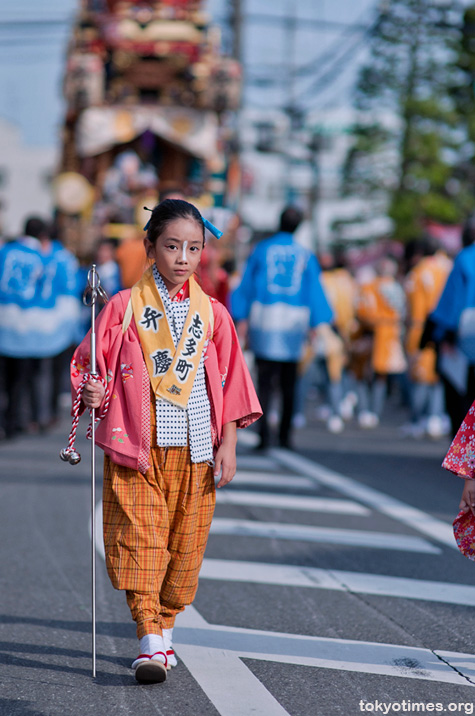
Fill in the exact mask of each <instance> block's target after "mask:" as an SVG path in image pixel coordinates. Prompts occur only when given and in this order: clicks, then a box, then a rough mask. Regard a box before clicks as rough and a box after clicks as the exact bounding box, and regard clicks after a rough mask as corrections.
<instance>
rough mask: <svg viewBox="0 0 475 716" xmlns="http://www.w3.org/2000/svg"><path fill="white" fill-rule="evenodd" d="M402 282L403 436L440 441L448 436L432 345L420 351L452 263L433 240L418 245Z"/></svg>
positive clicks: (425, 239) (427, 239) (426, 239)
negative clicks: (407, 394) (406, 383)
mask: <svg viewBox="0 0 475 716" xmlns="http://www.w3.org/2000/svg"><path fill="white" fill-rule="evenodd" d="M414 248H415V252H414V253H415V257H414V261H413V262H412V263H413V267H412V269H411V270H410V271H409V273H408V275H407V278H406V282H405V290H406V298H407V335H406V352H407V357H408V363H409V377H410V381H411V418H410V423H409V424H408V425H407V426H404V432H406V433H407V434H408V435H411V436H412V437H421V436H422V435H424V433H427V434H428V435H429V436H430V437H440V436H441V435H444V434H446V433H447V432H448V425H447V420H446V416H445V401H444V391H443V386H442V382H441V380H440V377H439V375H438V373H437V370H436V360H437V355H436V350H435V346H434V344H433V343H429V342H425V345H424V347H421V339H422V335H423V331H424V326H425V323H426V321H427V318H428V316H429V314H430V313H431V312H432V311H433V310H434V308H435V307H436V305H437V302H438V300H439V298H440V295H441V293H442V290H443V288H444V286H445V283H446V281H447V276H448V275H449V273H450V269H451V267H452V262H451V261H450V259H449V257H448V256H447V253H446V252H445V251H443V250H442V248H441V247H440V244H439V242H438V241H437V240H436V239H432V238H430V237H425V238H424V239H423V240H421V241H420V242H418V246H417V247H414Z"/></svg>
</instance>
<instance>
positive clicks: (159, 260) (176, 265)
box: [144, 219, 203, 298]
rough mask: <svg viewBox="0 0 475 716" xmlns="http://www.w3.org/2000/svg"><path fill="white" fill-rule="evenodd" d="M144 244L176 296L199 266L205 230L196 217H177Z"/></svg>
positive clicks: (168, 286) (171, 294)
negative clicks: (151, 240)
mask: <svg viewBox="0 0 475 716" xmlns="http://www.w3.org/2000/svg"><path fill="white" fill-rule="evenodd" d="M144 245H145V251H146V252H147V256H148V258H151V259H153V260H154V261H155V264H156V266H157V269H158V270H159V272H160V274H161V276H162V278H163V281H164V283H165V286H166V287H167V289H168V293H169V294H170V298H173V297H174V296H176V294H177V293H178V291H179V290H180V288H181V287H182V286H183V284H184V283H185V281H187V280H188V279H189V278H190V276H191V275H192V274H193V273H194V272H195V271H196V269H197V267H198V264H199V262H200V259H201V254H202V251H203V230H202V228H201V226H200V225H199V224H198V223H197V222H196V221H195V220H194V219H175V220H174V221H170V223H169V224H167V225H166V227H165V229H164V231H163V232H162V233H161V234H160V236H159V237H158V238H157V240H156V241H155V243H154V244H152V243H151V242H150V241H149V240H148V239H147V238H146V239H144Z"/></svg>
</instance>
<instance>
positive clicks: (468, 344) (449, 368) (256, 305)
mask: <svg viewBox="0 0 475 716" xmlns="http://www.w3.org/2000/svg"><path fill="white" fill-rule="evenodd" d="M302 219H303V215H302V213H301V212H300V211H299V210H298V209H295V208H293V207H288V208H287V209H285V210H284V212H283V213H282V216H281V221H280V227H279V231H278V232H277V234H275V235H274V236H272V237H271V238H269V239H266V240H264V241H262V242H260V243H259V244H258V245H257V247H256V248H255V249H254V251H253V252H252V253H251V255H250V257H249V260H248V262H247V264H246V266H245V268H244V272H243V276H242V281H241V282H240V284H239V285H238V287H237V288H236V290H235V291H234V292H233V293H232V295H231V298H230V307H231V313H232V315H233V317H234V319H235V320H236V321H237V324H238V332H239V335H240V337H241V341H242V342H243V344H244V345H245V346H247V347H248V348H249V349H250V351H251V353H252V355H253V357H254V358H255V363H256V377H257V385H258V394H259V398H260V400H261V403H262V406H263V409H264V417H263V419H262V420H261V421H260V423H259V431H260V444H259V447H260V448H266V447H268V446H269V444H271V443H272V437H271V433H272V424H277V426H278V431H277V432H278V436H277V437H278V442H279V444H280V445H281V446H284V447H289V446H291V438H290V432H291V429H292V427H293V428H294V429H297V428H299V427H301V426H303V425H305V423H306V421H307V419H308V415H309V410H311V409H313V410H314V416H315V417H318V418H320V419H322V420H325V421H326V425H327V428H328V430H329V431H330V432H332V433H340V432H341V431H343V430H344V428H345V423H346V422H347V421H349V420H350V419H356V421H357V424H358V425H359V426H360V427H361V428H362V429H373V428H375V427H376V426H377V425H379V423H380V422H381V420H384V408H385V403H386V398H387V395H388V389H391V390H397V391H398V392H399V396H400V400H401V403H402V405H403V406H405V407H406V412H407V421H406V422H404V423H403V424H401V425H400V428H401V431H402V432H403V433H404V434H406V435H409V436H411V437H414V438H420V437H423V436H425V435H427V436H430V437H431V438H439V437H442V436H444V435H450V434H452V435H453V434H455V432H456V431H457V429H458V427H459V425H460V423H461V421H462V420H463V417H464V416H465V414H466V412H467V410H468V408H469V407H470V404H471V401H472V398H473V393H474V391H473V387H475V386H474V380H475V370H474V364H475V308H474V306H475V268H474V267H475V261H474V260H473V256H472V254H473V253H474V252H475V246H474V245H473V240H474V238H475V226H474V225H473V222H471V221H469V222H467V226H466V228H465V231H464V237H463V239H464V248H463V250H462V251H461V252H460V253H459V254H458V256H457V257H456V259H455V262H454V261H453V259H452V258H451V257H449V255H448V253H447V251H446V250H445V249H444V248H443V246H442V245H441V244H440V243H439V242H438V241H437V240H435V239H434V238H433V237H431V236H424V237H422V238H420V239H417V240H414V241H411V242H409V243H408V244H407V245H406V246H405V249H404V254H403V255H401V256H396V255H390V254H386V255H384V256H381V257H380V258H379V259H378V260H376V261H375V262H373V263H372V264H366V265H362V266H359V267H356V268H355V267H351V265H350V264H349V262H347V260H346V257H345V255H344V253H343V252H342V251H335V252H332V253H329V252H328V253H324V254H321V255H319V256H318V259H317V258H316V257H315V256H314V255H313V254H312V253H311V252H310V251H308V250H306V249H304V248H302V247H301V246H300V245H299V244H298V242H297V241H296V240H295V232H296V231H297V229H298V226H299V224H300V222H301V221H302ZM472 323H473V324H474V327H473V328H472ZM279 393H280V400H279ZM312 395H313V397H314V400H313V401H312V405H311V406H309V404H308V403H309V401H308V397H309V396H312ZM315 401H316V404H315Z"/></svg>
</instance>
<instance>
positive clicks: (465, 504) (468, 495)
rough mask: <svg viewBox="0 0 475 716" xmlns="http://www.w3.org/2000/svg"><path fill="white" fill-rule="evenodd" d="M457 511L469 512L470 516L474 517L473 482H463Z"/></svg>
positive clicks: (474, 483)
mask: <svg viewBox="0 0 475 716" xmlns="http://www.w3.org/2000/svg"><path fill="white" fill-rule="evenodd" d="M459 510H463V511H464V512H468V511H469V510H470V511H471V513H472V515H474V516H475V480H471V479H468V480H465V485H464V488H463V492H462V499H461V500H460V505H459Z"/></svg>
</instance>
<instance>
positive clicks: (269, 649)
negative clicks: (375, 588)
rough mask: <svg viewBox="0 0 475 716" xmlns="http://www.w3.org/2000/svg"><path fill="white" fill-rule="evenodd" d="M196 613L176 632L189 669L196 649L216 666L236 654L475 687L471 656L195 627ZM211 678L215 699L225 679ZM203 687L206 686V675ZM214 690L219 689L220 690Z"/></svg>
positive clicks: (225, 715)
mask: <svg viewBox="0 0 475 716" xmlns="http://www.w3.org/2000/svg"><path fill="white" fill-rule="evenodd" d="M187 612H188V614H187ZM193 612H196V610H195V609H194V608H193V607H191V609H190V607H187V611H186V612H185V615H186V618H185V619H183V618H182V615H181V614H180V615H179V616H178V618H177V623H176V627H175V630H174V632H173V643H174V646H175V647H176V651H177V654H178V655H179V656H180V658H182V653H183V657H184V661H185V665H186V666H188V664H187V658H189V657H190V656H191V658H192V659H193V660H194V661H195V662H196V661H198V660H199V653H196V652H195V653H192V652H191V651H190V647H195V649H196V650H197V652H200V651H201V654H202V655H203V657H205V655H207V657H208V658H210V659H214V660H215V662H216V663H218V662H217V661H216V660H219V658H220V655H223V654H229V653H233V654H235V655H236V656H238V657H240V658H247V659H258V660H261V661H273V662H279V663H282V664H295V665H302V666H312V667H316V668H322V669H336V670H339V671H351V672H356V673H366V674H378V675H380V676H395V677H399V678H406V679H420V680H424V681H437V682H439V683H446V684H458V685H459V686H474V685H475V683H474V681H472V679H474V678H475V656H473V655H472V654H461V653H457V652H448V651H431V650H430V649H424V648H420V647H412V646H404V645H398V644H381V643H375V642H367V641H355V640H350V639H334V638H324V637H316V636H300V635H297V634H285V633H279V632H268V631H261V630H257V629H242V628H237V627H228V626H222V625H212V624H206V623H204V624H203V619H202V617H199V621H198V622H196V626H195V623H194V619H193ZM185 615H183V616H185ZM183 647H185V649H183ZM249 673H250V672H249ZM206 677H207V683H206V685H205V688H204V690H205V693H206V694H207V695H208V697H209V698H211V696H210V693H209V692H208V689H209V685H210V682H212V680H213V679H214V680H215V681H216V682H219V680H220V678H221V672H220V668H219V664H218V666H216V667H215V670H213V671H212V672H211V673H208V674H207V675H204V678H205V680H206ZM468 679H470V681H468ZM199 683H200V685H202V683H201V675H200V681H199ZM215 687H216V689H218V690H219V685H215ZM246 689H247V687H246V685H244V686H242V687H241V696H240V701H241V702H242V701H243V698H242V697H243V694H247V690H246ZM213 703H214V702H213ZM245 706H246V707H247V713H253V714H254V713H256V714H261V713H262V715H263V716H265V714H266V712H265V711H261V710H257V711H254V710H252V703H251V702H247V704H242V708H243V710H242V711H238V712H237V713H238V714H246V711H244V707H245ZM230 709H232V705H230V704H226V703H223V705H222V707H221V708H220V709H219V711H220V714H221V716H229V715H230V714H232V715H233V716H235V715H236V716H237V714H236V712H233V711H232V710H230Z"/></svg>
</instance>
